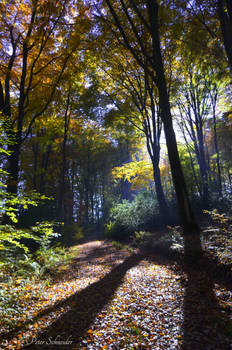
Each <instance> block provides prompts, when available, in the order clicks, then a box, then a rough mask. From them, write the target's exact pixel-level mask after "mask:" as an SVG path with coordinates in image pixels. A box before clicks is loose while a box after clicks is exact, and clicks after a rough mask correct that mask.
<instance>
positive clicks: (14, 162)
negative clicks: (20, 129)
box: [7, 143, 20, 194]
mask: <svg viewBox="0 0 232 350" xmlns="http://www.w3.org/2000/svg"><path fill="white" fill-rule="evenodd" d="M8 150H9V152H10V156H9V158H8V173H9V175H8V178H7V192H8V193H11V194H17V189H18V180H19V156H20V146H19V144H18V143H14V144H13V145H9V146H8Z"/></svg>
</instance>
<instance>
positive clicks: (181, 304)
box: [0, 240, 232, 350]
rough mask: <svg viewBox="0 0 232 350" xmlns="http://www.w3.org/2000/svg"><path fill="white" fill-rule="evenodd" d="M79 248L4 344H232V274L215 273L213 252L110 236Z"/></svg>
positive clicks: (196, 349)
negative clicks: (176, 252) (201, 256)
mask: <svg viewBox="0 0 232 350" xmlns="http://www.w3.org/2000/svg"><path fill="white" fill-rule="evenodd" d="M73 249H75V250H76V252H77V254H76V258H75V259H73V261H72V262H71V263H70V264H69V266H67V269H64V270H63V271H61V272H60V273H59V274H57V275H56V277H55V278H54V280H53V283H52V284H51V285H49V286H47V288H46V289H45V292H43V294H42V295H40V297H39V298H37V299H36V300H34V301H33V302H31V303H28V304H27V305H26V308H25V315H22V316H23V318H22V320H21V322H20V323H19V324H18V325H17V327H16V328H15V329H14V330H13V331H11V332H8V333H7V332H5V334H4V332H2V334H0V336H1V335H2V339H3V340H2V343H1V341H0V344H2V345H0V349H5V350H6V349H24V348H25V349H28V350H29V349H37V350H42V349H58V350H61V349H73V350H74V349H76V350H77V349H78V350H79V349H89V350H91V349H92V350H100V349H102V350H103V349H112V350H113V349H114V350H117V349H118V350H123V349H151V350H153V349H154V350H159V349H168V350H174V349H175V350H178V349H182V350H188V349H189V350H200V349H202V350H203V349H204V350H213V349H216V350H227V349H228V350H229V349H232V323H231V310H232V288H231V285H232V283H231V281H232V279H231V280H230V276H229V275H228V274H227V275H226V276H227V277H224V276H223V277H222V278H221V277H220V271H219V274H218V273H215V274H214V273H213V274H210V273H209V270H208V266H209V265H210V264H209V263H208V262H206V260H201V261H198V262H197V263H196V262H191V263H189V264H188V263H184V262H183V261H182V260H179V259H178V258H176V257H175V256H172V255H171V254H165V252H162V254H158V253H157V251H156V252H147V251H145V250H143V251H142V250H141V251H139V250H138V249H137V250H136V249H134V251H133V252H131V251H130V252H129V251H128V250H123V249H118V248H116V247H115V246H114V245H112V244H111V243H110V242H107V241H104V240H92V241H89V242H87V243H83V244H80V245H78V246H76V247H74V248H73ZM25 304H26V301H25Z"/></svg>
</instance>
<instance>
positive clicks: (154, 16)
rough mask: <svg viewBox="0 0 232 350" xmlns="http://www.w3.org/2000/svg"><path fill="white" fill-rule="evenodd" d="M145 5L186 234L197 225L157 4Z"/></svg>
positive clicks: (148, 0)
mask: <svg viewBox="0 0 232 350" xmlns="http://www.w3.org/2000/svg"><path fill="white" fill-rule="evenodd" d="M147 5H148V16H149V19H150V24H151V28H152V29H151V30H152V40H153V57H154V70H155V72H156V84H157V88H158V91H159V103H160V110H161V118H162V122H163V125H164V133H165V137H166V143H167V149H168V156H169V162H170V166H171V172H172V177H173V182H174V187H175V191H176V196H177V201H178V205H179V210H180V215H181V220H182V223H183V225H184V229H185V232H186V233H188V232H191V231H194V230H196V229H197V230H198V225H197V223H196V220H195V217H194V215H193V212H192V208H191V205H190V201H189V197H188V192H187V188H186V183H185V179H184V175H183V171H182V167H181V163H180V158H179V153H178V148H177V142H176V136H175V132H174V129H173V124H172V116H171V109H170V103H169V96H168V92H167V85H166V79H165V74H164V67H163V60H162V54H161V47H160V37H159V22H158V4H157V2H156V1H152V0H147Z"/></svg>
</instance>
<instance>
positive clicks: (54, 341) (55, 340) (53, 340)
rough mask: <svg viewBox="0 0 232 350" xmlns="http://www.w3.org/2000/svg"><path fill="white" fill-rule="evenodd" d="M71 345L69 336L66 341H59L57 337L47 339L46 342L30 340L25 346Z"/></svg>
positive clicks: (59, 338) (36, 339)
mask: <svg viewBox="0 0 232 350" xmlns="http://www.w3.org/2000/svg"><path fill="white" fill-rule="evenodd" d="M72 343H73V340H71V335H70V336H69V337H68V338H67V339H65V340H64V339H61V337H60V336H59V335H57V336H56V338H52V337H50V338H48V339H47V340H40V339H38V338H32V339H30V340H29V341H28V342H27V343H26V344H25V345H26V346H28V345H31V344H35V345H71V344H72Z"/></svg>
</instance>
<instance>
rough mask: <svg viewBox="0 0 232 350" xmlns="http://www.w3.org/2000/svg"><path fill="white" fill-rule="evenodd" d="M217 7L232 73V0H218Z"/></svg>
mask: <svg viewBox="0 0 232 350" xmlns="http://www.w3.org/2000/svg"><path fill="white" fill-rule="evenodd" d="M217 7H218V17H219V20H220V25H221V31H222V37H223V42H224V47H225V51H226V55H227V58H228V61H229V65H230V69H231V73H232V2H231V0H218V1H217Z"/></svg>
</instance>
